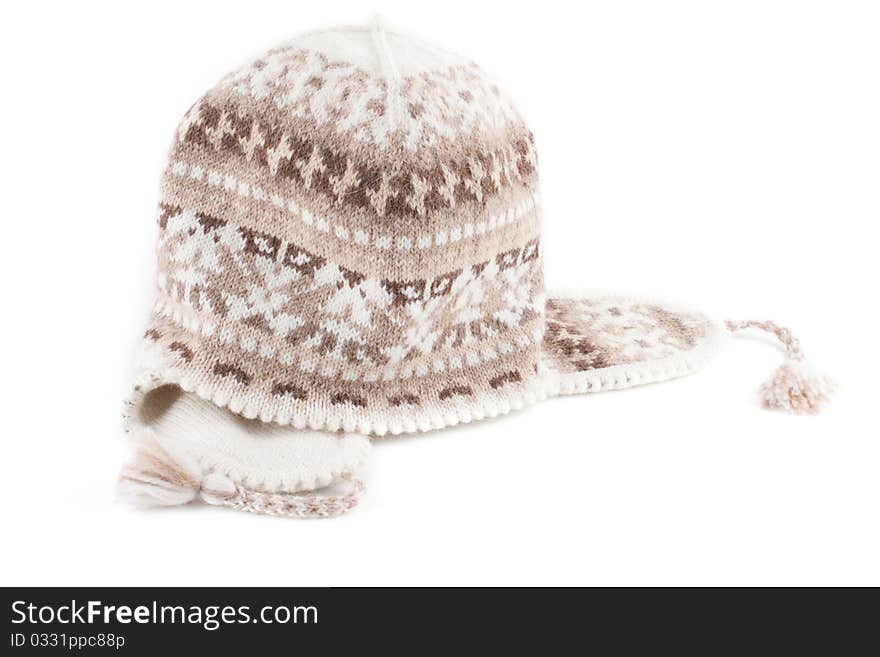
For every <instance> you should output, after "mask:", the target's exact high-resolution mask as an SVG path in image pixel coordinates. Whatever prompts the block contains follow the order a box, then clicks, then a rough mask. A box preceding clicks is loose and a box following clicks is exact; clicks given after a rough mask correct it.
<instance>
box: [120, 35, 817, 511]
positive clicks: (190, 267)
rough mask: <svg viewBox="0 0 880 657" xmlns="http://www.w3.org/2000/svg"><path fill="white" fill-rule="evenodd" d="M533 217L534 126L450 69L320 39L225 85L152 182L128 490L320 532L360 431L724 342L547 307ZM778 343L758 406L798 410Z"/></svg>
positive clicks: (276, 53) (624, 301)
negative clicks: (156, 193)
mask: <svg viewBox="0 0 880 657" xmlns="http://www.w3.org/2000/svg"><path fill="white" fill-rule="evenodd" d="M540 217H541V212H540V199H539V196H538V171H537V157H536V151H535V143H534V139H533V136H532V133H531V132H530V131H529V129H528V128H527V127H526V125H525V124H524V122H523V120H522V118H521V117H520V115H519V114H518V113H517V111H516V110H515V108H514V107H513V105H512V104H511V102H510V101H509V100H508V99H507V97H506V96H505V95H504V94H503V93H502V92H501V90H500V89H499V88H498V87H497V86H496V85H495V84H494V83H493V82H492V81H491V79H490V78H489V77H487V75H486V74H485V73H484V72H483V71H482V70H481V69H480V68H479V67H477V66H476V65H475V64H473V63H471V62H469V61H468V60H466V59H462V58H460V57H458V56H456V55H453V54H451V53H448V52H446V51H444V50H441V49H438V48H436V47H433V46H430V45H426V44H424V43H422V42H420V41H417V40H415V39H412V38H409V37H406V36H402V35H398V34H395V33H390V32H385V31H383V30H382V29H381V28H373V29H335V30H327V31H321V32H314V33H311V34H307V35H305V36H301V37H299V38H298V39H296V40H295V41H293V42H291V43H289V44H286V45H284V46H281V47H278V48H274V49H272V50H270V51H268V52H267V53H265V54H264V55H263V56H261V57H259V58H258V59H256V60H255V61H253V62H251V63H250V64H248V65H246V66H244V67H243V68H241V69H239V70H237V71H235V72H233V73H231V74H230V75H228V76H226V77H225V78H223V80H221V81H220V83H219V84H217V86H215V87H214V88H213V89H211V90H210V91H208V92H207V93H206V94H205V95H204V96H202V97H201V98H200V99H199V100H198V101H197V102H196V103H195V105H193V106H192V107H191V108H190V110H189V111H188V112H187V113H186V115H185V116H184V118H183V120H182V122H181V123H180V126H179V128H178V130H177V133H176V135H175V137H174V142H173V145H172V147H171V152H170V156H169V161H168V165H167V168H166V169H165V171H164V173H163V175H162V182H161V198H160V203H159V211H158V224H159V244H158V259H159V266H158V270H159V275H158V302H157V304H156V306H155V311H154V313H153V316H152V319H151V321H150V324H149V327H148V329H147V330H146V333H145V334H144V339H143V344H142V347H141V349H140V353H139V362H138V375H137V380H136V382H135V385H134V392H133V394H132V396H131V397H130V399H129V400H128V402H127V409H126V425H127V429H128V431H129V432H130V434H131V436H132V438H133V440H134V443H135V447H136V457H135V459H134V461H133V462H132V463H131V464H130V465H129V466H127V467H126V468H125V470H124V471H123V475H122V478H121V481H120V489H121V491H122V492H123V493H124V495H125V496H126V497H128V498H129V499H133V500H134V501H137V502H141V503H145V504H179V503H184V502H187V501H189V500H191V499H194V498H196V497H198V496H201V497H202V498H204V499H206V500H207V501H209V502H211V503H215V504H223V505H227V506H233V507H236V508H241V509H246V510H253V511H262V512H266V513H274V514H280V515H301V516H308V515H333V514H336V513H340V512H343V511H345V510H347V509H349V508H351V507H352V506H354V504H355V503H356V502H357V499H358V495H359V494H360V492H361V490H362V485H361V484H360V482H359V481H358V480H357V479H356V478H355V473H356V471H357V470H358V468H359V467H360V466H361V464H362V463H363V461H364V460H365V458H366V455H367V453H368V450H369V440H368V437H371V436H382V435H385V434H389V433H390V434H399V433H404V432H417V431H429V430H433V429H440V428H442V427H448V426H451V425H455V424H458V423H460V422H470V421H473V420H480V419H483V418H487V417H493V416H496V415H499V414H502V413H507V412H508V411H511V410H514V409H519V408H521V407H523V406H525V405H527V404H529V403H531V402H534V401H538V400H540V399H543V398H545V397H547V396H552V395H560V394H572V393H582V392H595V391H600V390H608V389H617V388H626V387H629V386H634V385H638V384H641V383H648V382H654V381H661V380H664V379H669V378H672V377H676V376H680V375H684V374H689V373H691V372H693V371H695V370H696V369H698V368H699V367H701V366H702V365H703V363H704V362H705V361H706V360H707V359H708V358H709V357H710V356H711V355H712V353H713V352H714V351H715V349H716V346H717V344H718V342H719V336H720V334H721V331H722V328H723V327H722V326H721V325H719V324H717V323H715V322H713V321H711V320H709V319H707V318H706V317H703V316H702V315H699V314H696V313H692V312H687V311H682V310H678V309H674V308H669V307H666V306H664V305H661V304H657V303H651V302H647V301H642V300H637V299H629V298H619V297H605V296H583V297H563V296H558V295H554V294H549V295H547V294H546V293H545V290H544V281H543V267H542V261H543V251H542V245H541V241H540V237H541V233H540ZM753 325H755V323H746V324H742V325H730V327H729V328H732V329H737V328H747V327H748V326H753ZM762 327H763V328H768V329H771V330H776V329H777V328H778V327H775V325H762ZM779 331H782V329H779ZM780 335H781V337H782V338H783V340H784V341H785V342H786V343H787V345H788V346H789V347H790V356H791V357H792V358H791V360H792V363H790V364H789V365H788V366H785V368H784V369H783V370H780V372H779V373H778V374H777V376H776V378H775V379H773V380H772V381H771V383H770V384H768V388H767V390H766V394H765V397H766V399H767V403H768V404H770V405H778V406H785V407H788V408H791V409H793V410H814V409H815V408H816V407H817V404H818V402H820V401H821V400H822V399H824V396H825V395H826V393H827V385H826V382H825V380H824V379H815V380H814V379H808V378H804V376H805V375H803V374H802V372H801V371H800V365H799V364H798V363H799V362H800V361H802V358H801V356H800V352H799V351H798V350H797V345H796V343H794V342H793V340H792V339H791V338H790V336H789V335H788V334H787V333H784V332H782V333H780ZM322 489H327V490H322ZM336 489H339V490H336ZM316 491H318V492H316Z"/></svg>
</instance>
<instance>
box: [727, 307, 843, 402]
mask: <svg viewBox="0 0 880 657" xmlns="http://www.w3.org/2000/svg"><path fill="white" fill-rule="evenodd" d="M725 326H727V329H728V330H729V331H730V332H731V333H735V332H737V331H743V330H745V329H749V328H756V329H760V330H762V331H766V332H767V333H772V334H773V335H775V336H776V337H777V338H778V339H779V341H780V342H781V343H782V345H783V347H785V354H786V356H787V361H786V362H785V363H784V364H782V365H780V366H779V367H778V368H776V370H775V371H774V372H773V374H772V376H771V377H770V378H769V379H767V380H766V381H765V382H764V384H763V385H762V386H761V388H760V395H761V404H762V405H763V406H764V408H769V409H782V410H784V411H788V412H789V413H795V414H797V415H815V414H817V413H819V412H820V411H821V410H822V407H823V406H824V405H825V404H827V403H828V401H829V400H830V399H831V396H832V394H833V393H834V390H835V385H834V382H833V381H832V380H831V379H830V378H829V377H827V376H825V375H824V374H816V373H814V372H811V371H810V368H809V366H808V365H807V361H806V358H804V354H803V352H802V351H801V346H800V342H798V340H797V339H796V338H795V337H794V336H793V335H792V334H791V331H789V330H788V329H787V328H785V327H783V326H779V325H778V324H774V323H773V322H759V321H755V320H747V321H740V322H734V321H730V320H728V321H726V322H725Z"/></svg>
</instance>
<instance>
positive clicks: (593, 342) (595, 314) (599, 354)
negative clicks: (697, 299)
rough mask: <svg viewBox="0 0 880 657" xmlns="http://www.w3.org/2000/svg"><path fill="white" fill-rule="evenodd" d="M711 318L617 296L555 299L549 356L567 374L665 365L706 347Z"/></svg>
mask: <svg viewBox="0 0 880 657" xmlns="http://www.w3.org/2000/svg"><path fill="white" fill-rule="evenodd" d="M712 327H713V325H712V322H710V321H709V320H708V319H706V318H705V317H702V316H700V315H695V314H691V313H686V312H676V311H672V310H669V309H667V308H665V307H663V306H659V305H657V304H652V303H645V302H640V301H628V300H624V299H615V298H577V299H550V300H549V301H548V302H547V315H546V325H545V331H544V353H545V358H546V359H547V360H548V361H549V362H550V363H552V366H553V367H554V369H556V370H557V371H559V372H562V373H573V372H589V371H593V370H602V369H607V368H612V367H618V366H621V365H634V364H639V363H656V362H662V361H663V360H665V359H669V358H672V357H675V356H679V355H682V354H687V353H688V352H690V351H693V350H695V349H697V348H698V347H700V346H702V345H703V344H704V343H705V342H706V339H707V337H708V336H709V335H710V333H711V332H712Z"/></svg>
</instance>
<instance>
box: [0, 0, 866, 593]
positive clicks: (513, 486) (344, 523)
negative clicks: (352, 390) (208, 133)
mask: <svg viewBox="0 0 880 657" xmlns="http://www.w3.org/2000/svg"><path fill="white" fill-rule="evenodd" d="M876 7H877V5H876V3H870V2H864V3H857V2H830V1H829V2H808V1H803V0H801V1H792V2H777V1H769V0H760V1H742V0H741V1H739V2H724V3H721V2H705V1H694V2H663V3H658V2H651V1H645V2H627V1H618V2H602V3H599V2H579V3H574V2H564V3H562V2H560V3H552V2H547V1H545V2H539V3H534V2H532V3H515V2H511V1H510V0H507V1H505V2H498V3H490V2H475V1H474V0H469V1H467V2H452V1H450V0H444V1H443V2H437V3H424V2H413V1H412V0H405V1H401V2H390V1H389V2H378V1H376V2H373V3H372V6H370V3H363V2H333V1H329V0H326V1H322V2H292V1H289V2H258V1H254V0H248V1H246V2H245V1H243V0H238V1H237V2H223V1H219V0H212V1H211V2H199V3H196V2H186V3H184V2H180V1H177V2H155V1H154V2H150V3H138V4H135V3H119V2H113V3H109V2H108V3H105V4H94V3H80V2H77V3H60V2H59V3H57V4H55V5H54V6H51V7H46V6H45V5H43V6H38V5H37V3H27V4H25V3H17V4H15V5H13V4H12V3H7V4H5V5H4V6H3V8H2V9H0V12H2V16H0V25H2V27H0V30H2V34H0V37H2V38H0V48H2V59H0V61H2V81H0V84H2V99H0V126H2V138H0V166H2V178H0V179H2V181H3V182H2V190H3V212H2V219H3V223H2V225H3V231H2V241H0V244H2V256H0V264H2V268H3V270H2V273H3V276H2V280H3V288H2V290H3V313H2V317H3V320H2V333H3V340H2V343H3V361H2V364H3V370H2V377H0V386H2V400H3V405H2V412H3V419H2V425H0V426H2V472H0V487H2V488H0V491H2V498H0V499H2V502H0V504H2V534H3V540H2V542H0V552H2V558H0V583H2V584H4V585H11V584H21V585H26V584H31V585H37V584H39V585H50V584H92V585H99V584H100V585H134V584H153V585H160V584H162V585H195V584H205V585H222V584H237V585H244V584H251V585H271V584H276V585H282V584H283V585H343V584H349V585H362V584H375V585H391V584H402V585H421V584H440V585H446V584H474V585H477V584H479V585H483V584H499V585H512V584H559V585H571V584H582V585H600V584H602V585H610V584H618V585H633V584H647V585H655V584H675V585H679V584H680V585H685V584H694V585H705V584H730V585H745V584H765V585H782V584H819V585H825V584H873V585H878V584H880V559H878V554H880V528H878V523H880V513H878V502H880V444H878V438H880V431H878V420H877V415H876V413H875V408H876V406H877V368H878V365H880V363H878V356H877V345H878V341H877V335H876V334H877V328H878V325H877V319H878V315H877V310H876V304H877V280H878V275H877V274H878V266H877V250H878V247H877V222H878V219H880V189H878V181H880V84H878V81H880V76H878V74H880V70H878V69H880V39H878V34H880V20H878V13H877V9H876ZM371 10H376V11H378V12H379V13H380V14H381V15H382V16H383V17H384V18H385V20H386V22H387V23H388V24H389V25H391V26H392V27H394V28H397V29H402V30H406V31H410V32H412V33H415V34H417V35H419V36H422V37H424V38H427V39H429V40H432V41H435V42H437V43H440V44H442V45H444V46H446V47H448V48H450V49H454V50H458V51H461V52H463V53H466V54H468V55H469V56H471V57H472V58H473V59H475V60H476V61H478V62H480V63H481V64H482V65H483V66H484V67H485V68H487V69H488V70H489V71H491V72H492V73H493V74H494V75H495V76H496V77H497V78H498V79H499V80H500V81H501V82H502V85H503V86H504V87H505V88H506V90H507V91H508V93H509V94H510V95H511V96H512V97H513V98H515V99H516V100H517V102H518V105H519V107H520V110H521V112H522V113H523V114H524V116H525V117H526V119H527V121H528V123H529V125H530V127H531V128H532V130H533V132H534V133H535V135H536V139H537V143H538V148H539V152H540V158H541V159H540V165H541V176H542V193H543V194H542V195H543V199H544V222H545V236H544V253H545V254H546V269H547V279H548V285H549V287H550V288H551V289H552V288H553V287H562V288H566V289H577V288H585V289H600V290H610V291H620V292H626V293H633V294H638V295H642V296H656V297H659V298H660V299H665V300H670V301H674V302H676V303H679V304H683V305H686V306H689V307H693V308H695V309H698V310H703V311H705V312H707V313H709V314H711V315H713V316H716V317H719V318H726V317H733V318H752V317H754V318H761V319H763V318H769V319H775V320H777V321H779V322H781V323H783V324H786V325H789V326H790V327H792V329H793V330H794V332H795V335H797V336H798V337H800V338H801V341H802V343H803V346H804V348H805V350H806V352H807V355H808V357H809V358H810V359H811V361H812V362H813V364H814V365H816V366H817V367H818V368H819V369H823V370H825V371H827V372H829V373H831V374H833V375H834V376H835V378H836V379H837V380H838V381H839V383H840V386H841V387H840V394H839V396H838V398H837V399H836V401H835V403H834V404H833V405H832V406H831V407H830V408H829V410H828V412H827V413H826V414H824V415H822V416H819V417H806V418H805V417H793V416H788V415H783V414H780V413H769V412H766V411H763V410H761V409H760V408H759V407H758V404H757V401H756V394H755V389H756V388H757V386H758V384H759V383H760V382H761V381H762V380H763V379H764V378H765V377H766V376H767V375H768V374H769V373H770V372H771V371H772V369H773V368H775V367H776V366H777V365H779V364H780V363H781V362H782V355H781V352H779V351H778V350H777V349H776V348H775V347H773V346H771V343H770V342H765V341H762V340H753V339H738V340H734V341H732V342H730V343H729V344H728V345H727V348H726V349H725V350H724V352H723V353H722V355H721V357H720V358H719V359H718V360H717V361H716V362H715V363H713V365H712V366H711V367H710V368H709V369H708V370H707V371H705V372H703V373H701V374H699V375H696V376H693V377H690V378H687V379H682V380H678V381H673V382H669V383H664V384H659V385H653V386H648V387H644V388H640V389H634V390H629V391H623V392H616V393H605V394H601V395H593V396H587V397H572V398H564V399H556V400H552V401H550V402H547V403H545V404H541V405H539V406H537V407H534V408H532V409H530V410H527V411H523V412H519V413H516V414H513V415H511V416H508V417H506V418H503V419H500V420H496V421H491V422H484V423H478V424H476V425H473V426H469V427H466V428H458V429H454V430H448V431H443V432H439V433H436V434H429V435H427V436H420V437H410V438H396V439H390V440H384V441H381V442H379V443H377V444H376V445H375V448H374V450H373V453H372V457H371V462H370V464H369V467H368V470H367V472H366V478H367V482H368V487H369V490H368V495H367V497H366V500H365V502H364V504H363V506H362V507H360V508H359V509H358V510H356V511H355V512H354V513H352V514H351V515H349V516H346V517H343V518H339V519H335V520H329V521H311V522H309V521H295V520H282V519H274V518H268V517H259V516H251V515H247V514H239V513H235V512H232V511H227V510H223V509H218V508H212V507H199V506H195V505H193V506H191V507H187V508H178V509H172V510H163V511H157V512H135V511H131V510H129V509H127V508H126V507H124V506H121V505H119V504H115V503H114V502H113V486H114V481H115V478H116V474H117V471H118V468H119V465H120V463H121V462H122V460H123V458H124V455H125V454H124V450H123V444H122V437H121V432H120V409H121V407H120V401H121V399H122V397H123V396H124V395H125V394H126V393H127V386H128V382H129V377H130V374H131V364H130V360H131V357H132V354H133V349H134V346H135V344H136V342H137V340H138V339H139V337H140V335H141V334H142V332H143V328H144V323H145V321H146V318H147V314H148V312H149V308H150V305H151V298H152V294H153V287H152V286H153V283H152V281H153V275H154V263H153V256H152V248H153V243H154V240H155V236H156V227H155V207H156V201H157V186H158V178H159V173H160V170H161V167H162V165H163V159H164V156H165V154H166V152H167V148H168V146H169V145H170V140H171V135H172V132H173V130H174V127H175V125H176V123H177V121H178V120H179V119H180V117H181V116H182V115H183V113H184V111H185V110H186V109H187V108H188V107H189V105H190V104H191V103H192V102H193V101H194V100H195V99H196V98H197V97H198V96H199V95H200V94H201V93H202V92H204V91H205V90H207V89H208V88H209V87H210V86H211V85H213V84H214V83H215V82H216V81H217V80H218V79H219V78H220V77H221V76H222V75H223V74H225V73H226V72H227V71H229V70H230V69H232V68H233V67H235V66H237V65H238V64H239V63H241V62H242V61H244V60H246V59H248V58H249V57H250V56H252V55H255V54H258V53H259V52H260V51H261V50H263V49H266V48H268V47H269V46H272V45H274V44H276V43H278V42H280V41H283V40H285V39H287V38H288V37H290V36H292V35H295V34H296V33H297V32H299V31H302V30H306V29H311V28H315V27H322V26H327V25H333V24H337V23H345V24H351V23H359V22H363V21H365V20H367V19H368V18H369V15H370V11H371Z"/></svg>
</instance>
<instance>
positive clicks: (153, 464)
mask: <svg viewBox="0 0 880 657" xmlns="http://www.w3.org/2000/svg"><path fill="white" fill-rule="evenodd" d="M340 479H341V480H342V481H343V482H345V483H347V484H348V485H349V488H350V490H349V491H348V492H346V493H342V494H339V495H314V494H307V495H304V494H299V493H265V492H260V491H253V490H248V489H246V488H244V487H243V486H239V485H236V484H235V482H233V481H232V480H231V479H229V477H227V476H226V475H223V474H221V473H219V472H209V473H207V474H203V472H202V469H201V467H200V466H199V464H198V463H197V462H196V461H195V460H194V459H191V458H189V457H187V456H185V455H182V454H180V455H175V456H172V455H171V454H169V453H168V452H167V451H166V450H165V449H164V448H163V447H162V446H161V445H160V444H159V442H158V441H157V440H156V439H155V437H153V436H152V435H150V434H147V433H144V434H141V435H140V436H139V437H138V441H137V444H136V447H135V453H134V457H133V458H132V460H131V462H130V463H129V464H128V465H126V466H125V467H124V468H123V469H122V472H121V473H120V476H119V482H118V483H117V487H116V492H117V497H118V498H119V499H121V500H123V501H125V502H129V503H130V504H133V505H134V506H138V507H142V508H149V507H157V506H178V505H181V504H189V503H190V502H192V501H194V500H196V499H197V498H201V499H202V501H204V502H207V503H208V504H213V505H217V506H228V507H232V508H235V509H239V510H242V511H250V512H252V513H262V514H266V515H274V516H288V517H298V518H316V517H322V518H327V517H332V516H338V515H342V514H343V513H346V512H347V511H350V510H351V509H353V508H354V507H356V506H357V505H358V502H359V501H360V498H361V496H362V494H363V492H364V484H363V482H361V481H360V480H359V479H356V478H354V477H353V476H352V475H351V474H347V473H346V474H343V475H341V477H340Z"/></svg>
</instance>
